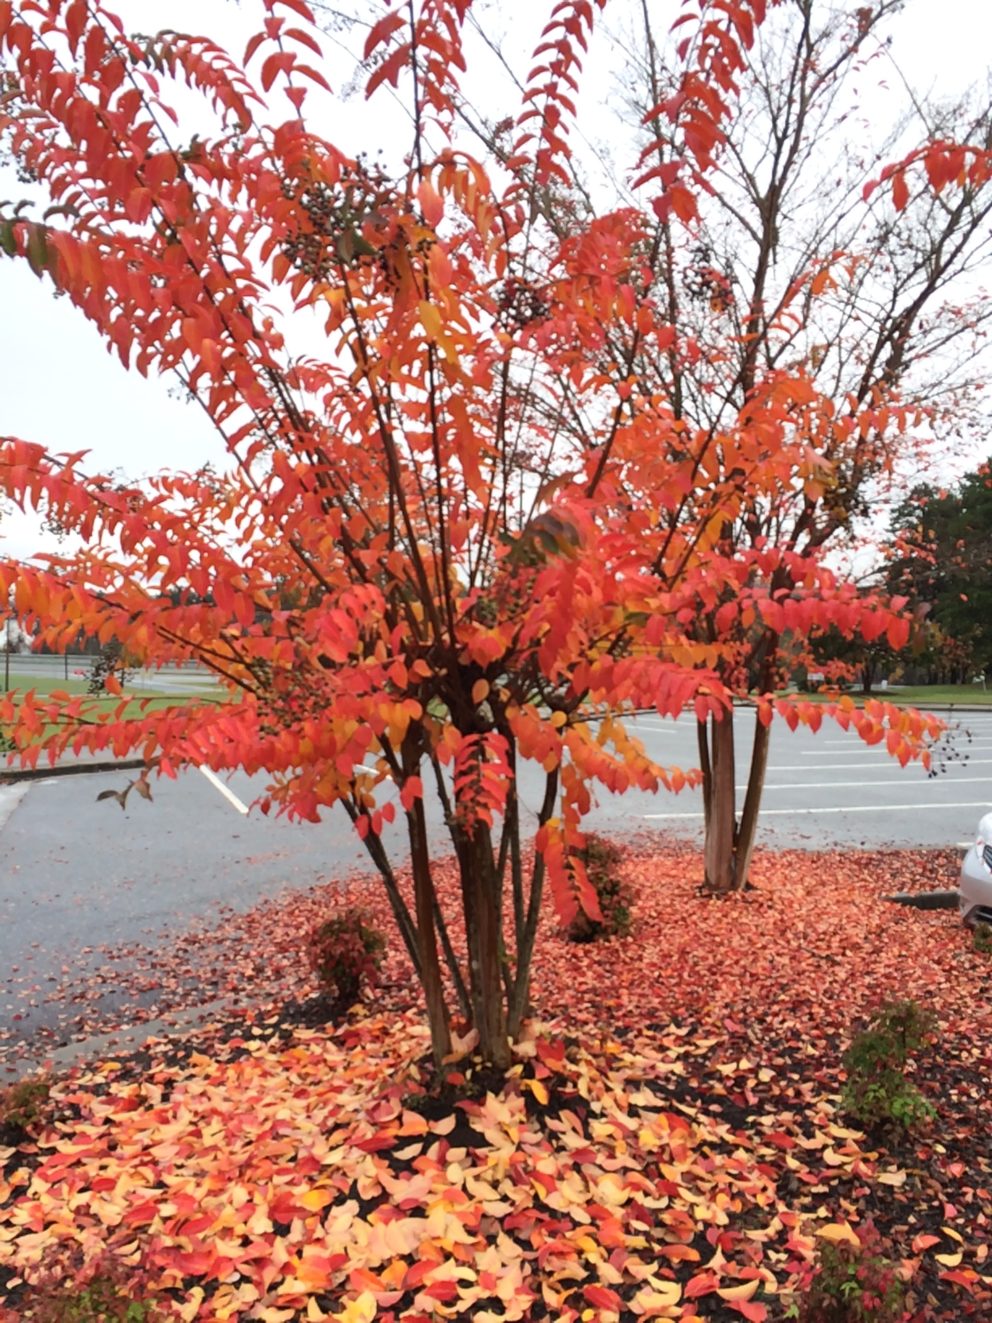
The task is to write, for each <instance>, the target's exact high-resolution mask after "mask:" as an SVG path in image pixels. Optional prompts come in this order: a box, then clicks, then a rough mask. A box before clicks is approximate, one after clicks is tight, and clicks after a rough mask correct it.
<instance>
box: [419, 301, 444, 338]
mask: <svg viewBox="0 0 992 1323" xmlns="http://www.w3.org/2000/svg"><path fill="white" fill-rule="evenodd" d="M420 321H421V323H422V325H423V328H424V330H425V331H426V332H427V334H428V335H429V336H430V337H431V339H432V340H436V339H438V337H439V336H440V334H441V314H440V312H439V311H438V310H437V308H436V307H435V306H434V304H433V303H428V302H427V300H426V299H424V300H423V301H422V302H421V304H420Z"/></svg>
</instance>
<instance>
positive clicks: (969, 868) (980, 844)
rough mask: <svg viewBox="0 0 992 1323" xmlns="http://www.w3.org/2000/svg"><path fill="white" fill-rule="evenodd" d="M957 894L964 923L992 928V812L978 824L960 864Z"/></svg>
mask: <svg viewBox="0 0 992 1323" xmlns="http://www.w3.org/2000/svg"><path fill="white" fill-rule="evenodd" d="M958 893H959V894H958V910H959V912H960V914H961V918H962V919H964V921H965V923H969V924H972V925H974V924H976V923H987V924H990V925H992V813H986V815H985V817H984V818H982V820H981V822H980V823H979V824H978V832H977V833H976V837H975V844H974V845H973V846H972V847H971V849H970V850H969V851H968V853H967V854H966V855H965V857H964V859H962V861H961V878H960V881H959V882H958Z"/></svg>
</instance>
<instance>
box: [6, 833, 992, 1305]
mask: <svg viewBox="0 0 992 1323" xmlns="http://www.w3.org/2000/svg"><path fill="white" fill-rule="evenodd" d="M954 866H955V865H954V860H953V857H952V856H951V855H950V854H939V853H933V854H928V855H913V854H909V853H906V854H898V855H897V854H892V853H890V854H885V855H877V854H869V853H856V852H850V853H844V854H833V855H830V856H829V857H818V856H816V855H814V854H810V853H805V852H803V853H795V854H791V855H790V854H778V855H767V856H765V857H764V858H762V859H759V860H758V861H757V862H756V866H755V877H754V880H755V883H756V886H757V889H756V890H755V891H753V892H751V893H748V894H747V895H746V896H741V897H734V898H731V899H729V900H725V901H722V902H718V901H713V900H707V899H703V898H701V897H700V896H698V895H697V894H696V885H695V884H696V880H697V876H698V871H699V866H698V859H697V857H696V855H695V853H694V852H693V851H691V850H689V849H685V850H682V849H669V848H667V847H666V848H664V849H662V848H661V847H660V846H659V845H658V844H657V842H656V841H654V840H653V839H652V840H649V841H646V842H645V843H644V844H642V845H639V846H636V847H632V848H630V849H628V851H627V853H626V856H625V861H624V870H625V873H626V876H627V878H628V880H629V881H630V882H631V883H632V884H633V886H634V887H635V889H636V893H637V897H636V909H635V927H634V931H633V932H632V934H631V936H630V937H628V938H625V939H622V940H613V941H610V942H606V943H596V944H590V945H586V946H575V945H571V944H569V943H567V942H566V941H564V940H563V939H562V938H561V937H560V935H559V934H558V933H557V931H556V929H555V926H554V924H553V922H552V920H551V918H550V916H546V918H545V924H544V931H543V933H542V942H541V944H540V945H539V949H538V959H537V968H536V975H537V979H536V985H535V1009H536V1015H537V1017H538V1018H537V1019H536V1020H535V1022H534V1023H533V1024H532V1025H531V1026H530V1029H529V1031H528V1034H527V1036H526V1038H525V1040H524V1041H523V1042H522V1043H521V1044H520V1050H519V1053H518V1056H517V1060H516V1065H515V1066H514V1067H513V1069H512V1070H511V1072H510V1074H509V1077H508V1078H506V1079H505V1080H503V1081H497V1080H493V1079H490V1078H486V1077H485V1076H481V1077H480V1075H479V1073H478V1071H477V1070H476V1068H475V1066H474V1064H473V1061H472V1057H471V1051H470V1044H469V1043H466V1044H464V1055H463V1056H461V1058H460V1059H458V1060H453V1061H452V1062H451V1063H450V1072H449V1075H448V1088H447V1092H446V1093H445V1094H443V1095H442V1094H436V1093H431V1092H425V1084H426V1083H427V1080H428V1075H427V1071H426V1068H425V1053H426V1051H427V1038H426V1034H425V1031H424V1028H423V1023H422V1018H421V1010H420V1005H419V998H418V996H417V993H416V990H415V986H414V984H413V982H412V979H411V975H410V970H409V969H408V968H407V966H406V964H405V960H404V958H403V957H402V955H401V954H400V953H399V952H398V951H393V950H391V952H390V954H389V957H388V960H387V963H386V967H385V970H384V978H383V983H382V986H381V987H380V988H378V989H377V990H375V991H374V992H373V993H371V994H369V996H368V997H367V999H366V1000H365V1001H364V1002H361V1003H359V1004H357V1005H356V1006H354V1007H352V1008H351V1010H350V1011H349V1012H348V1014H347V1015H345V1016H344V1017H343V1018H339V1019H336V1020H335V1019H332V1020H328V1019H327V1015H328V1011H327V1008H326V1006H324V1005H323V1004H322V1003H321V1002H320V1001H319V1000H315V999H314V998H313V997H312V995H311V994H312V993H313V987H312V985H311V983H310V977H309V974H308V971H307V969H306V968H305V966H304V965H303V962H302V959H301V955H300V952H301V949H302V948H303V946H304V944H305V938H306V934H307V932H308V931H309V929H310V927H311V926H312V925H313V924H314V923H315V922H317V921H318V920H319V919H321V918H323V917H325V916H326V915H327V913H328V910H329V908H330V907H331V906H332V905H334V904H335V903H337V902H339V901H340V896H341V893H340V890H339V889H338V888H337V887H335V886H334V885H333V884H331V885H328V886H327V887H324V888H319V889H314V890H313V891H311V892H310V893H307V894H305V895H301V896H296V897H293V898H291V899H290V900H288V901H284V902H282V903H275V902H272V903H269V904H266V905H263V906H261V907H259V908H258V909H256V910H254V911H252V912H250V913H248V914H245V915H231V916H229V917H228V918H227V919H226V920H225V922H224V923H223V925H222V926H221V927H219V928H218V929H217V930H216V931H211V932H207V931H204V932H200V933H196V934H191V935H190V937H189V939H188V940H186V941H180V942H177V943H174V944H172V945H171V946H170V947H169V949H168V950H165V949H155V950H149V951H147V952H144V953H139V957H140V958H139V959H138V961H137V965H138V966H139V968H140V974H133V975H131V976H130V977H131V978H132V980H133V987H132V991H133V992H134V995H135V997H136V998H137V997H138V995H139V993H140V991H141V989H142V988H146V989H147V987H148V986H153V987H155V988H157V989H158V994H157V996H158V1002H159V1011H160V1010H161V1008H162V1007H168V1006H170V1005H172V1006H174V1007H179V1006H181V1005H182V1004H183V1003H184V1002H185V1001H190V1000H193V999H196V998H199V999H201V1000H202V999H205V998H206V997H208V996H215V995H217V994H218V993H225V992H226V994H227V996H228V999H229V1005H230V1011H229V1012H227V1013H226V1014H225V1016H224V1017H223V1018H224V1022H223V1024H220V1025H215V1026H213V1027H212V1028H205V1029H204V1030H203V1031H202V1032H199V1033H197V1034H194V1035H192V1036H187V1037H186V1038H185V1039H167V1038H159V1039H156V1040H153V1041H152V1042H151V1043H150V1044H149V1045H147V1046H146V1049H145V1050H144V1051H142V1052H141V1053H139V1054H137V1055H136V1056H133V1057H117V1058H111V1059H103V1060H96V1061H91V1062H89V1063H88V1064H87V1065H86V1066H85V1067H82V1068H79V1069H78V1070H77V1071H75V1072H74V1073H71V1074H68V1075H66V1076H64V1077H62V1078H60V1079H57V1080H56V1081H55V1083H54V1086H53V1090H52V1098H51V1108H52V1110H51V1111H49V1112H47V1113H46V1114H45V1115H43V1116H42V1117H40V1118H39V1119H38V1120H37V1121H36V1122H34V1123H32V1124H30V1125H29V1126H28V1128H27V1130H26V1131H25V1132H21V1133H13V1132H10V1131H8V1133H7V1135H6V1138H5V1137H4V1136H3V1135H2V1134H0V1144H3V1143H6V1145H7V1146H6V1148H0V1317H3V1314H2V1310H3V1307H4V1305H6V1307H7V1308H8V1311H9V1313H8V1317H9V1318H10V1319H15V1318H16V1319H29V1318H31V1317H32V1313H31V1310H32V1308H33V1307H34V1305H33V1303H32V1301H35V1302H36V1301H37V1300H38V1299H39V1295H38V1294H37V1282H38V1280H39V1278H42V1279H44V1278H45V1277H46V1274H47V1280H48V1282H49V1287H50V1288H51V1290H54V1287H51V1283H52V1282H53V1281H55V1280H57V1279H58V1278H59V1277H60V1275H64V1274H66V1273H68V1274H70V1276H71V1274H72V1272H73V1271H74V1270H76V1268H77V1267H78V1264H79V1263H80V1262H81V1261H82V1260H83V1259H87V1260H90V1261H92V1262H98V1261H99V1256H100V1255H101V1254H102V1255H104V1258H103V1260H102V1264H103V1266H102V1268H101V1271H104V1272H106V1273H108V1274H109V1278H110V1279H111V1280H113V1281H114V1282H116V1283H118V1284H119V1285H120V1287H121V1289H122V1290H126V1291H127V1292H129V1293H131V1294H132V1295H134V1296H135V1297H140V1298H141V1299H143V1300H145V1301H146V1302H147V1304H148V1312H145V1313H142V1314H140V1315H138V1314H133V1315H127V1316H126V1315H125V1313H124V1312H123V1306H122V1308H121V1312H120V1313H119V1314H117V1315H114V1316H113V1317H117V1318H121V1319H123V1318H125V1317H134V1318H138V1317H140V1318H142V1319H148V1318H151V1317H162V1318H178V1319H186V1320H189V1321H190V1323H192V1320H207V1319H258V1320H263V1321H265V1320H267V1321H269V1323H283V1321H286V1323H288V1321H289V1320H293V1319H303V1320H324V1319H333V1320H338V1321H339V1323H373V1320H376V1321H377V1323H399V1321H400V1320H407V1321H408V1323H429V1321H430V1320H434V1319H447V1318H457V1319H472V1320H475V1321H476V1323H497V1321H498V1320H530V1319H534V1320H548V1321H549V1323H551V1321H557V1320H565V1321H566V1323H569V1321H571V1320H582V1321H583V1323H600V1321H601V1323H634V1321H635V1320H638V1319H673V1320H681V1323H739V1320H740V1319H742V1318H743V1319H747V1320H750V1321H751V1323H779V1321H784V1320H785V1319H786V1318H789V1317H793V1316H794V1315H793V1314H790V1312H789V1311H790V1308H791V1304H792V1301H793V1297H794V1293H795V1292H796V1291H797V1290H802V1289H803V1283H804V1282H805V1281H807V1280H808V1278H809V1274H810V1273H811V1271H812V1270H813V1268H814V1266H815V1265H816V1264H818V1263H819V1262H821V1259H822V1256H823V1254H824V1253H825V1250H826V1247H828V1246H836V1245H837V1244H840V1245H845V1244H846V1245H850V1246H852V1252H853V1244H854V1243H855V1242H860V1240H861V1238H865V1239H866V1240H867V1238H868V1237H869V1235H870V1234H871V1233H870V1232H869V1231H868V1230H867V1224H868V1223H869V1222H872V1223H873V1224H874V1226H875V1227H876V1228H877V1231H878V1234H879V1235H880V1236H881V1237H882V1238H883V1245H884V1254H885V1255H886V1256H887V1257H888V1259H890V1260H891V1262H892V1263H893V1264H894V1265H895V1271H896V1273H897V1275H898V1279H899V1280H900V1281H902V1282H903V1283H904V1289H905V1292H906V1299H905V1304H906V1311H905V1313H904V1314H903V1317H904V1318H905V1319H906V1320H909V1319H912V1320H916V1321H919V1323H937V1321H939V1320H944V1321H946V1323H950V1320H966V1319H974V1320H982V1319H984V1320H988V1319H989V1318H992V1264H990V1262H989V1249H990V1244H992V1138H990V1130H989V1126H988V1119H987V1117H988V1073H989V1066H990V1064H992V1050H990V1043H992V1003H990V999H989V997H988V984H989V977H990V973H992V963H990V957H989V956H987V955H983V954H981V953H979V952H977V951H975V950H974V949H973V946H972V942H971V938H970V935H969V934H968V933H967V932H966V931H965V930H963V928H962V927H961V925H960V924H959V923H958V922H957V919H956V916H954V915H953V914H951V913H946V912H943V913H942V912H921V911H914V910H910V909H906V908H903V907H901V906H892V905H890V904H888V903H886V902H885V901H884V900H883V899H882V897H883V895H884V894H885V892H886V891H887V890H889V889H891V879H892V877H893V876H894V875H897V876H898V877H899V880H900V886H906V887H908V888H909V889H913V888H914V887H916V888H927V887H934V886H936V887H940V886H944V885H946V884H947V882H948V880H949V879H950V878H951V877H952V876H953V870H954ZM439 878H440V883H441V887H442V891H443V893H444V899H445V901H446V902H450V901H451V900H452V899H453V878H452V877H451V876H450V875H449V872H448V870H447V868H446V867H445V866H443V865H442V866H441V868H440V869H439ZM351 892H352V896H351V898H352V899H353V900H355V901H357V902H359V903H362V904H366V905H369V906H371V907H373V909H374V910H375V912H376V914H377V917H378V918H379V919H380V922H381V923H382V924H383V926H385V924H386V917H385V907H384V905H383V903H382V901H381V899H380V895H379V888H378V886H377V885H376V884H375V883H372V882H368V883H363V882H355V883H353V884H352V886H351ZM131 954H132V956H133V954H134V953H133V952H132V953H131ZM99 991H100V989H98V988H87V986H86V985H84V984H82V985H81V984H79V983H78V982H74V981H73V976H72V973H71V971H70V972H69V973H67V975H66V979H65V982H64V984H63V985H62V986H61V987H59V988H57V989H54V990H53V993H52V995H53V996H54V997H55V998H57V999H58V1001H59V1004H60V1005H64V1006H65V1007H66V1017H67V1025H68V1023H69V1022H70V1021H72V1020H73V1019H76V1022H77V1023H78V1019H77V1017H79V1018H81V1020H82V1021H83V1023H85V1024H87V1026H88V1028H90V1029H94V1028H99V1027H101V1026H100V1025H99V1023H98V1022H97V1019H96V1018H95V1015H96V1013H95V1009H94V1017H93V1018H91V1017H90V1015H89V1012H88V1001H87V998H88V997H92V998H93V999H94V1001H93V1006H94V1008H95V1006H96V999H97V998H98V995H99ZM24 995H25V996H33V995H36V994H35V993H34V992H33V991H31V990H30V989H29V988H27V987H26V988H25V990H24ZM898 998H915V999H916V1000H917V1001H918V1002H920V1003H921V1004H924V1005H926V1006H927V1007H928V1008H930V1009H931V1010H932V1011H933V1012H934V1013H935V1014H936V1016H937V1019H938V1034H939V1038H938V1041H937V1042H936V1043H934V1044H933V1045H932V1046H930V1047H929V1048H924V1049H922V1050H921V1051H920V1052H919V1053H917V1054H916V1058H915V1063H914V1064H913V1065H912V1067H911V1079H912V1082H913V1084H914V1086H915V1087H918V1089H919V1090H920V1092H921V1093H922V1096H923V1098H924V1099H926V1100H927V1102H928V1103H929V1104H930V1105H931V1107H932V1108H933V1109H934V1115H933V1118H932V1119H930V1120H927V1119H925V1118H924V1119H922V1120H921V1121H920V1122H919V1124H918V1125H917V1126H916V1128H915V1129H914V1130H912V1131H908V1132H907V1131H906V1130H904V1129H901V1128H900V1127H899V1126H894V1127H890V1128H886V1127H884V1126H877V1127H875V1128H872V1129H868V1130H866V1129H865V1128H864V1127H863V1126H861V1125H859V1124H858V1123H857V1121H855V1120H853V1119H852V1117H851V1116H850V1115H849V1114H847V1113H846V1112H845V1108H844V1103H843V1099H842V1090H843V1086H844V1078H845V1077H844V1073H843V1069H842V1065H841V1058H842V1054H843V1051H844V1048H845V1045H846V1044H847V1043H848V1042H849V1041H850V1038H851V1035H852V1033H853V1032H854V1031H855V1029H856V1028H857V1027H858V1026H859V1024H860V1023H862V1021H863V1018H864V1017H865V1016H866V1015H868V1014H869V1013H870V1012H871V1011H872V1010H873V1009H874V1008H875V1007H877V1005H878V1004H879V1003H880V1002H881V1001H884V1000H887V999H898ZM145 1013H146V1014H147V1013H149V1012H147V1010H146V1012H145ZM122 1018H124V1016H123V1013H122ZM126 1018H127V1019H128V1021H129V1022H130V1021H131V1019H132V1016H131V1013H130V1011H128V1012H127V1016H126ZM103 1027H107V1026H103ZM21 1050H22V1048H21V1046H20V1045H18V1044H17V1043H16V1042H15V1041H13V1036H12V1037H11V1041H10V1042H9V1043H8V1044H7V1045H6V1051H7V1054H8V1055H9V1056H11V1057H14V1056H16V1055H17V1054H18V1053H19V1052H20V1051H21ZM26 1283H27V1284H26ZM31 1283H35V1287H34V1288H33V1287H32V1286H31V1285H30V1284H31ZM51 1290H50V1293H49V1299H51V1298H52V1295H51ZM32 1291H34V1294H32ZM58 1298H60V1299H61V1300H63V1301H65V1299H66V1298H67V1297H66V1296H64V1295H63V1296H62V1297H58ZM152 1303H154V1306H155V1308H156V1309H158V1311H159V1313H158V1314H157V1315H154V1314H152V1313H151V1312H150V1311H151V1309H152ZM57 1307H58V1306H56V1308H57ZM63 1307H64V1306H63ZM875 1316H876V1315H873V1314H866V1315H864V1317H865V1318H870V1317H875ZM45 1317H47V1318H55V1317H68V1314H65V1313H63V1314H61V1315H59V1314H57V1313H49V1314H48V1315H46V1316H45ZM74 1317H75V1316H74ZM93 1317H94V1318H95V1315H94V1316H93ZM836 1317H838V1318H839V1317H841V1315H839V1314H838V1315H836ZM893 1317H896V1315H893Z"/></svg>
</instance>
